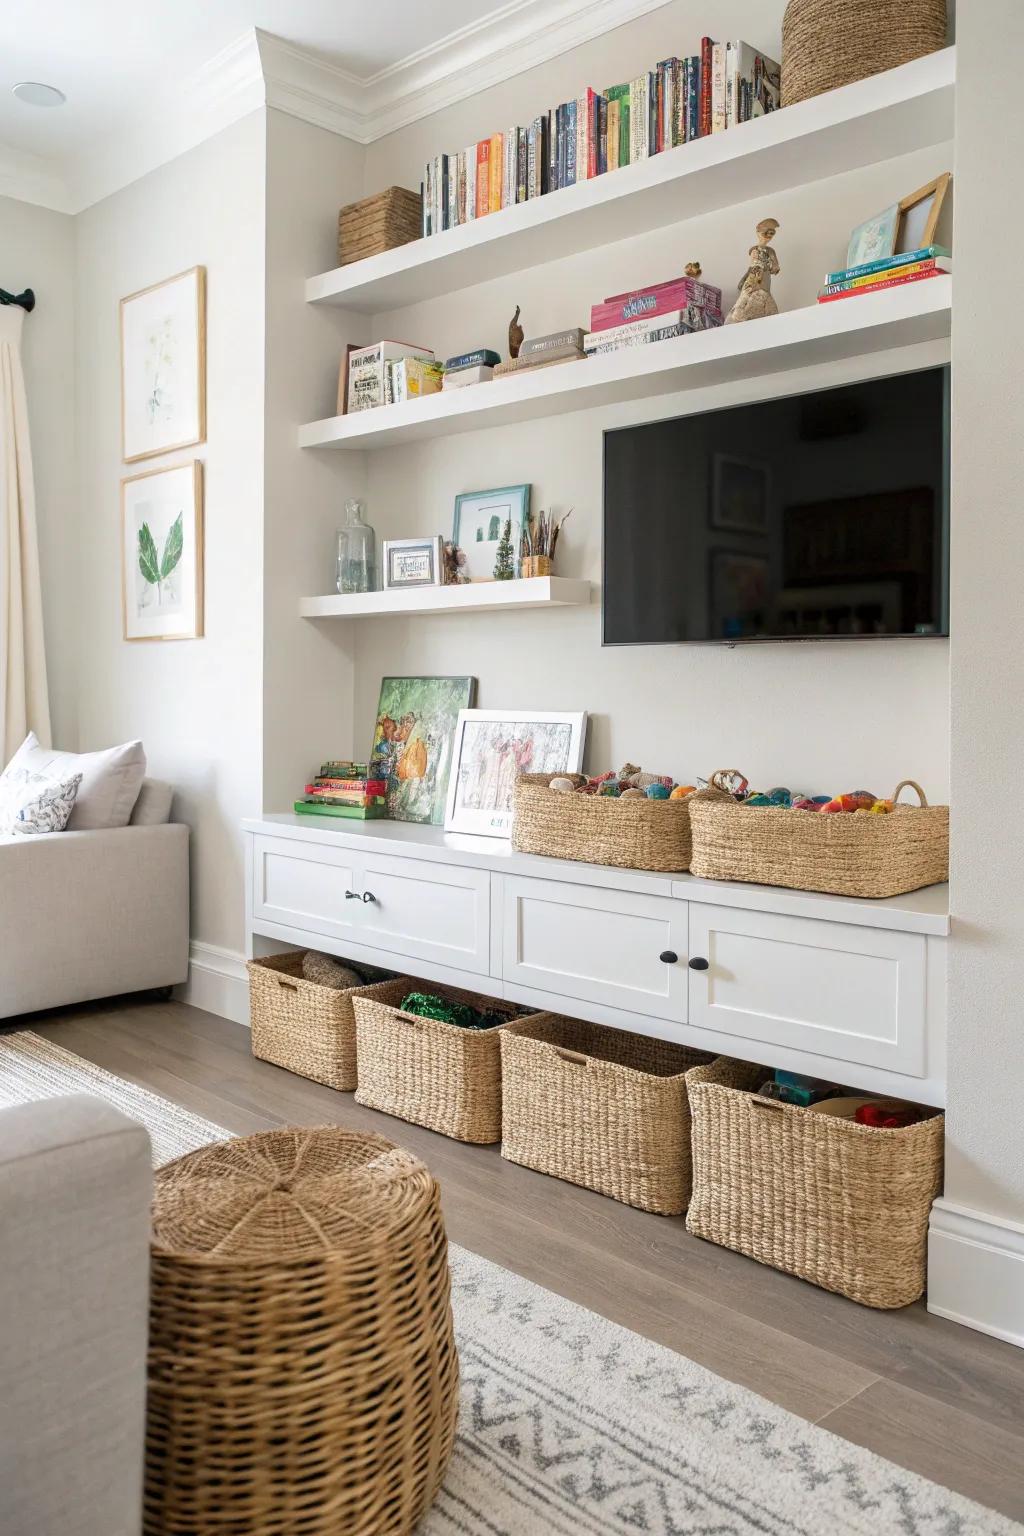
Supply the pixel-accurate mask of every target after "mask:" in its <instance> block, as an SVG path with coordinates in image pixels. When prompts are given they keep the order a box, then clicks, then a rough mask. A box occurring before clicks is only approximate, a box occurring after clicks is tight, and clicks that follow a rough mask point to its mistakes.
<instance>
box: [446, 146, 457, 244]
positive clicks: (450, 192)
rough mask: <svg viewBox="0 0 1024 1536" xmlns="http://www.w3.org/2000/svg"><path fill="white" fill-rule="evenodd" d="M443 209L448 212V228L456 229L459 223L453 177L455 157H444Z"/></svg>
mask: <svg viewBox="0 0 1024 1536" xmlns="http://www.w3.org/2000/svg"><path fill="white" fill-rule="evenodd" d="M444 163H445V192H446V196H445V208H446V209H447V211H448V226H447V227H448V228H449V229H456V228H457V227H458V223H459V214H458V206H459V205H458V195H459V188H458V183H457V181H456V177H455V167H456V163H457V162H456V157H455V156H454V155H445V157H444Z"/></svg>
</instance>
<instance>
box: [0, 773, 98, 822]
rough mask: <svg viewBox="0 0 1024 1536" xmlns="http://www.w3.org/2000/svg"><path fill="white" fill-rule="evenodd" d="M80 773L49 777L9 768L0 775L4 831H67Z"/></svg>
mask: <svg viewBox="0 0 1024 1536" xmlns="http://www.w3.org/2000/svg"><path fill="white" fill-rule="evenodd" d="M81 782H82V775H81V774H80V773H73V774H70V775H69V776H68V777H67V778H61V779H48V778H46V777H45V775H43V774H41V773H33V772H32V771H31V769H28V768H11V767H8V768H7V769H6V771H5V772H4V774H3V776H2V777H0V833H6V832H63V830H64V828H65V827H66V826H67V824H68V817H69V816H70V815H71V812H72V810H73V809H74V805H75V796H76V795H77V794H78V786H79V784H81Z"/></svg>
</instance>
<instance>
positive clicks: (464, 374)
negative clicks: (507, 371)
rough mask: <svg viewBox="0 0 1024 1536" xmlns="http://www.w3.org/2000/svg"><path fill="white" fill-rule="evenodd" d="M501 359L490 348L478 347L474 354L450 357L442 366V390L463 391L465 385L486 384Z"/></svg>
mask: <svg viewBox="0 0 1024 1536" xmlns="http://www.w3.org/2000/svg"><path fill="white" fill-rule="evenodd" d="M500 362H501V358H500V357H499V356H498V354H497V352H492V351H491V349H490V347H478V348H477V349H476V351H475V352H460V353H459V354H458V356H457V357H450V358H449V359H448V361H447V362H446V363H445V365H444V380H443V382H442V384H441V388H442V389H463V388H464V387H465V386H466V385H467V384H486V383H487V381H488V379H490V378H492V377H493V375H494V370H495V368H496V366H497V365H498V363H500Z"/></svg>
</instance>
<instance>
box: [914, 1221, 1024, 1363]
mask: <svg viewBox="0 0 1024 1536" xmlns="http://www.w3.org/2000/svg"><path fill="white" fill-rule="evenodd" d="M928 1310H929V1312H935V1313H937V1314H938V1316H939V1317H948V1318H950V1319H951V1320H952V1321H953V1322H954V1323H963V1324H964V1325H965V1326H966V1327H968V1328H977V1329H978V1331H979V1332H980V1333H990V1334H992V1336H993V1337H994V1338H997V1339H1005V1341H1006V1342H1007V1343H1008V1344H1017V1345H1019V1346H1020V1347H1021V1348H1022V1349H1024V1226H1021V1225H1019V1224H1018V1223H1017V1222H1015V1221H1006V1220H1005V1219H1004V1218H1003V1217H1001V1216H988V1215H986V1214H985V1213H984V1212H982V1211H972V1210H970V1209H968V1207H967V1206H963V1205H955V1204H954V1203H953V1202H952V1201H950V1200H944V1199H939V1200H936V1202H935V1204H934V1205H933V1206H932V1215H931V1223H930V1226H929V1231H928Z"/></svg>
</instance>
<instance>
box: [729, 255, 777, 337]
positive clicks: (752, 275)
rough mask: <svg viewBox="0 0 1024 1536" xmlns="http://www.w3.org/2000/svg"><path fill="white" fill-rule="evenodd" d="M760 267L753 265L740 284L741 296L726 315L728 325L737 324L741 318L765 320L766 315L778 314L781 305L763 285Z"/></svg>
mask: <svg viewBox="0 0 1024 1536" xmlns="http://www.w3.org/2000/svg"><path fill="white" fill-rule="evenodd" d="M762 283H763V277H762V273H761V269H760V267H751V268H750V269H749V271H748V272H747V275H746V277H745V278H744V279H743V282H742V284H741V285H740V293H739V298H738V299H737V300H736V302H735V304H734V305H733V307H732V309H730V311H729V313H728V314H727V315H726V317H725V323H726V325H737V324H738V323H739V322H740V321H741V320H763V319H764V317H765V315H777V314H778V312H779V306H778V305H777V304H776V302H775V300H774V299H773V298H772V296H771V294H770V293H767V292H766V291H765V289H764V287H763V286H762Z"/></svg>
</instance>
